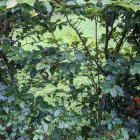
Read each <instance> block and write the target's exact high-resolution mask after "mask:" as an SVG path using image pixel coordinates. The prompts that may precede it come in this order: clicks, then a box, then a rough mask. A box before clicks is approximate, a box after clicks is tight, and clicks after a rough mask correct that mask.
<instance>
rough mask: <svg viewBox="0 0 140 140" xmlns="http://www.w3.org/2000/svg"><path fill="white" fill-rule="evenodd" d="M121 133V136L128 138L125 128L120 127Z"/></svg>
mask: <svg viewBox="0 0 140 140" xmlns="http://www.w3.org/2000/svg"><path fill="white" fill-rule="evenodd" d="M121 134H122V135H123V137H124V138H125V139H126V140H128V139H129V134H128V131H127V129H126V128H121Z"/></svg>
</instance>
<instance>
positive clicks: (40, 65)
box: [36, 63, 48, 70]
mask: <svg viewBox="0 0 140 140" xmlns="http://www.w3.org/2000/svg"><path fill="white" fill-rule="evenodd" d="M47 67H48V65H46V64H43V63H38V64H37V65H36V70H42V69H46V68H47Z"/></svg>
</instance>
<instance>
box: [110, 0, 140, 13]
mask: <svg viewBox="0 0 140 140" xmlns="http://www.w3.org/2000/svg"><path fill="white" fill-rule="evenodd" d="M112 4H113V5H118V6H122V7H125V8H131V9H132V10H134V11H135V12H136V11H138V10H140V6H137V5H135V4H131V3H125V2H113V3H112Z"/></svg>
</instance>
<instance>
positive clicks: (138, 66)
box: [130, 63, 140, 75]
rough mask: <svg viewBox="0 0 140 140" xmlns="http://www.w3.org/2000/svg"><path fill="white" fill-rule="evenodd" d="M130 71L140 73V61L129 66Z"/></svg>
mask: <svg viewBox="0 0 140 140" xmlns="http://www.w3.org/2000/svg"><path fill="white" fill-rule="evenodd" d="M130 73H131V74H133V75H134V74H140V63H135V64H134V65H132V66H131V68H130Z"/></svg>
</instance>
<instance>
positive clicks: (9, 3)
mask: <svg viewBox="0 0 140 140" xmlns="http://www.w3.org/2000/svg"><path fill="white" fill-rule="evenodd" d="M16 5H17V2H16V0H7V2H6V8H7V9H8V8H13V7H15V6H16Z"/></svg>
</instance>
